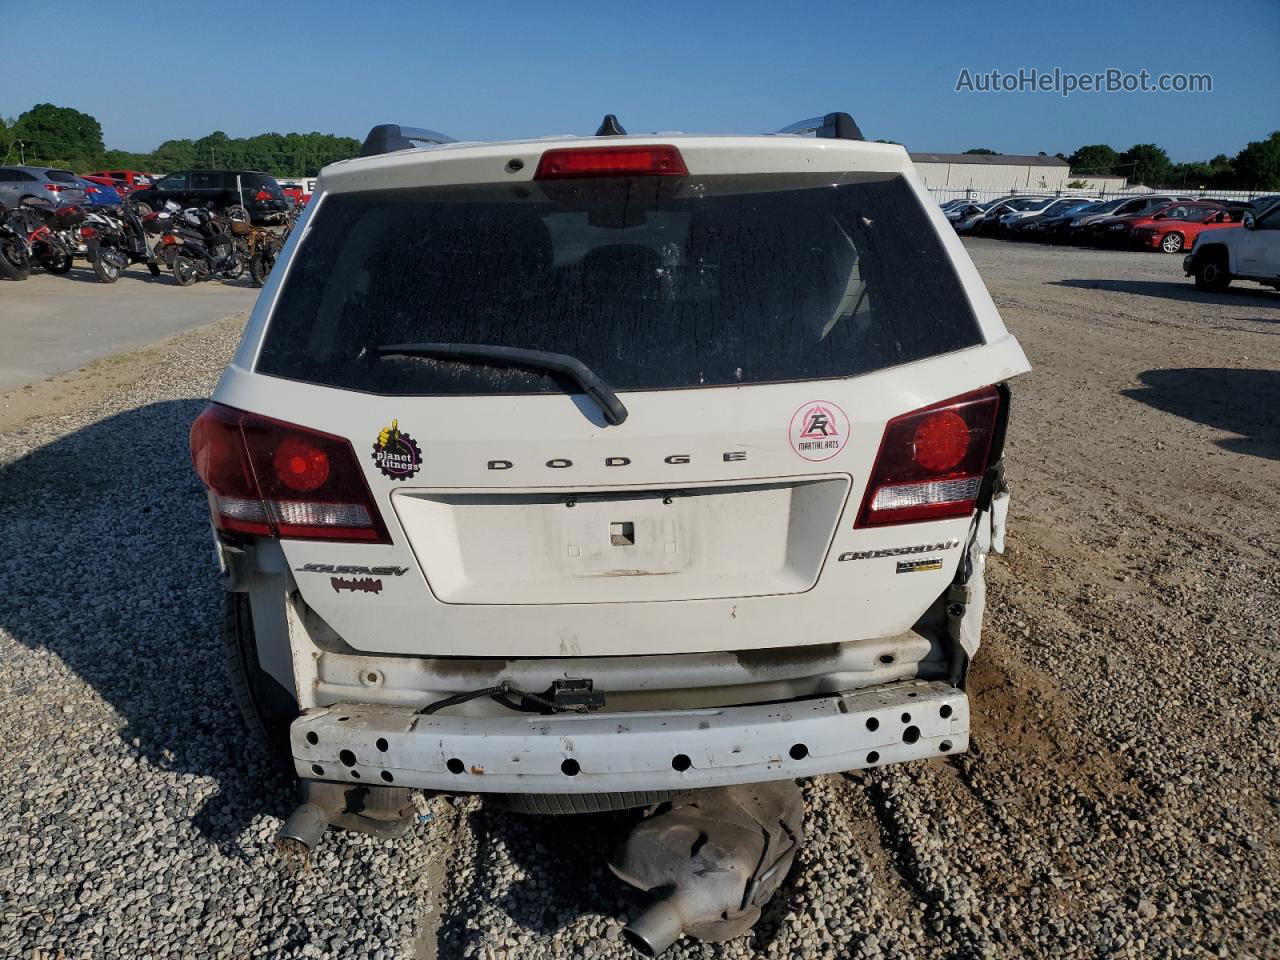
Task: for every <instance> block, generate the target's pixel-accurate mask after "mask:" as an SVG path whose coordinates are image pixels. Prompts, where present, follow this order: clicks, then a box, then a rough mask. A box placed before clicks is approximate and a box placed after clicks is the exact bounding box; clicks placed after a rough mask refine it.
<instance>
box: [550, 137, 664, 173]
mask: <svg viewBox="0 0 1280 960" xmlns="http://www.w3.org/2000/svg"><path fill="white" fill-rule="evenodd" d="M688 172H689V170H688V168H687V167H685V165H684V158H683V157H682V156H680V151H679V150H677V149H676V148H675V147H672V146H668V145H659V146H654V147H623V146H618V147H567V148H565V149H562V150H548V151H547V152H546V153H544V154H543V155H542V159H541V160H539V161H538V170H537V172H536V173H535V174H534V175H533V179H535V180H567V179H570V178H573V177H683V176H685V175H687V174H688Z"/></svg>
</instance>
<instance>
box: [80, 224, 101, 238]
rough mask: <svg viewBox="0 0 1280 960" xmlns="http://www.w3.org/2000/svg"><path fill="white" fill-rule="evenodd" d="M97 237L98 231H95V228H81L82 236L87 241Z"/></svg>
mask: <svg viewBox="0 0 1280 960" xmlns="http://www.w3.org/2000/svg"><path fill="white" fill-rule="evenodd" d="M97 235H98V231H96V230H94V229H93V227H81V228H80V236H82V237H84V238H85V239H86V240H92V239H93V238H94V237H96V236H97Z"/></svg>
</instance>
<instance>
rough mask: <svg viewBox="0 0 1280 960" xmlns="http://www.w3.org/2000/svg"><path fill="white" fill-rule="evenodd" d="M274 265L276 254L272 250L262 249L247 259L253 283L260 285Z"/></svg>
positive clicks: (264, 281)
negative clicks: (250, 258)
mask: <svg viewBox="0 0 1280 960" xmlns="http://www.w3.org/2000/svg"><path fill="white" fill-rule="evenodd" d="M275 265H276V255H275V252H274V251H271V250H263V251H260V252H259V253H255V254H254V255H253V259H252V260H250V261H249V276H250V277H251V278H252V279H253V285H254V286H255V287H260V286H262V285H263V284H264V283H266V282H267V275H268V274H270V273H271V268H272V267H274V266H275Z"/></svg>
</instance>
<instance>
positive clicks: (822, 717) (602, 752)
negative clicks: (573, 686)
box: [290, 681, 969, 793]
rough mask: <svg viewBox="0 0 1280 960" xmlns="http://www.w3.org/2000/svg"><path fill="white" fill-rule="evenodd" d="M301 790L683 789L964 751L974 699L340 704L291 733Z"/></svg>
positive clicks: (877, 695)
mask: <svg viewBox="0 0 1280 960" xmlns="http://www.w3.org/2000/svg"><path fill="white" fill-rule="evenodd" d="M290 741H291V743H292V749H293V758H294V766H295V767H296V768H297V771H298V774H299V776H301V777H304V778H307V779H313V780H315V779H319V780H333V781H346V782H349V783H351V782H356V783H368V784H383V785H385V784H394V785H396V786H401V787H421V788H426V789H431V790H449V791H458V792H490V793H609V792H617V791H629V790H689V789H694V788H698V787H715V786H726V785H730V784H736V783H754V782H762V781H767V780H781V779H784V778H788V777H808V776H814V775H816V774H820V773H835V772H838V771H842V770H853V769H857V768H860V767H873V766H883V765H885V764H888V763H899V762H901V761H904V760H918V759H922V758H925V757H934V756H939V755H947V754H953V753H963V752H964V751H965V750H966V749H968V746H969V701H968V698H967V697H966V696H965V694H964V692H963V691H962V690H958V689H957V688H955V687H952V686H950V685H948V684H945V683H938V682H926V681H903V682H899V683H892V684H886V685H884V686H878V687H872V688H870V689H866V690H857V691H853V692H850V693H841V694H832V695H830V696H826V697H819V698H816V699H811V700H797V701H791V702H787V703H775V704H767V705H759V706H741V707H717V708H713V709H704V710H661V711H649V712H644V713H595V714H589V715H585V716H584V715H579V714H557V715H554V716H520V715H512V716H502V717H456V716H441V715H439V714H433V715H430V716H421V715H418V714H416V713H415V712H414V708H413V707H386V706H372V705H368V704H334V705H333V706H329V707H319V708H314V709H311V710H307V711H306V712H305V713H303V714H302V716H300V717H298V719H297V720H295V721H294V722H293V726H292V727H291V729H290Z"/></svg>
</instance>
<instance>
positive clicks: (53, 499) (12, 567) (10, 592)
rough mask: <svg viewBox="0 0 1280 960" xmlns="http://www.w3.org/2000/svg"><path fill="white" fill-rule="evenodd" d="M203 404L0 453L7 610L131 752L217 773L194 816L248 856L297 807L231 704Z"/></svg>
mask: <svg viewBox="0 0 1280 960" xmlns="http://www.w3.org/2000/svg"><path fill="white" fill-rule="evenodd" d="M203 406H204V401H202V400H182V401H168V402H163V403H154V404H150V405H147V406H141V407H138V408H136V409H133V410H130V411H128V412H126V413H121V414H117V415H115V416H112V417H108V418H107V419H105V420H101V421H99V422H97V423H94V424H91V425H89V426H87V427H85V428H83V429H81V430H78V431H76V432H74V433H71V434H69V435H67V436H64V437H62V438H60V439H57V440H54V441H53V442H51V443H48V444H46V445H45V446H42V447H39V448H38V449H36V450H35V451H33V452H32V453H30V454H28V455H27V456H25V457H23V458H21V459H19V460H16V461H14V462H13V463H11V464H9V465H8V466H5V467H3V468H0V541H3V543H4V544H5V545H6V549H5V550H4V551H0V626H3V627H4V629H5V630H7V631H8V632H9V633H10V634H11V635H12V636H13V637H14V638H15V639H16V640H17V641H18V642H19V643H22V644H24V645H26V646H28V647H31V648H32V649H44V650H48V651H49V652H51V653H53V654H55V655H56V656H57V657H59V658H60V659H61V660H62V661H63V663H65V664H66V665H67V667H68V668H70V669H71V670H73V671H74V672H75V673H76V674H77V675H78V676H79V677H80V678H81V679H82V680H84V682H85V683H87V684H88V685H89V686H91V687H92V688H93V689H94V690H95V691H96V692H97V694H98V695H99V696H100V697H102V699H103V700H105V701H106V702H107V703H108V704H109V705H110V707H111V708H112V709H113V710H114V711H115V712H116V714H117V715H118V716H119V729H118V735H119V737H120V739H121V741H122V745H123V747H124V751H123V752H127V753H129V754H132V755H133V756H134V757H135V758H137V760H138V761H139V762H144V763H146V764H148V765H150V766H152V767H155V768H159V769H163V770H168V771H173V772H175V773H180V774H191V775H195V776H199V777H207V778H211V779H213V780H214V781H216V782H217V784H218V789H217V792H216V793H215V794H213V795H212V796H209V797H207V798H205V799H204V801H203V804H202V808H201V809H200V810H199V811H198V812H197V813H196V814H195V816H194V822H195V825H196V827H197V829H198V830H199V831H200V832H201V834H202V835H203V836H204V837H205V838H207V839H208V840H209V841H210V842H212V843H215V844H217V845H218V846H219V847H220V848H222V849H223V850H224V852H226V853H228V854H230V855H233V856H244V855H245V853H244V852H243V851H241V850H239V848H238V839H237V838H238V837H239V836H240V834H241V833H242V832H243V830H244V828H245V827H246V826H247V825H248V824H249V823H250V822H251V821H252V820H253V819H254V818H255V817H257V816H259V815H261V814H262V813H264V812H266V811H270V812H272V813H283V812H285V811H287V809H288V806H289V804H290V801H291V791H290V789H289V785H288V783H287V782H286V780H285V779H284V777H282V776H280V775H279V774H278V773H276V771H275V769H274V767H272V766H271V765H270V764H269V763H268V762H267V760H266V759H265V757H264V756H263V755H262V753H261V752H260V751H259V750H258V749H257V748H256V746H255V744H254V743H253V742H252V741H250V740H249V739H248V737H247V735H246V733H245V730H244V729H243V725H242V722H241V720H240V717H239V715H238V713H237V711H236V710H235V708H234V706H233V703H234V701H233V700H232V695H231V689H230V683H229V681H228V679H227V671H226V667H225V664H224V662H223V656H222V644H221V641H220V639H219V637H218V630H219V628H220V624H221V603H222V597H221V590H220V588H219V587H218V584H217V577H216V567H215V563H214V559H213V554H212V545H211V541H210V539H209V537H210V534H209V517H208V510H207V507H206V504H205V497H204V492H203V490H202V488H201V487H200V485H199V481H198V480H197V479H196V477H195V474H194V473H193V472H192V470H191V466H190V462H189V459H188V454H187V431H188V429H189V427H190V424H191V422H192V420H194V419H195V417H196V416H197V415H198V414H199V412H200V410H201V408H202V407H203ZM59 706H60V704H54V705H53V706H52V709H57V708H58V707H59ZM94 746H96V744H95V745H94ZM99 748H100V747H99ZM104 762H106V763H110V762H111V758H110V757H107V758H104ZM121 773H122V775H124V776H128V773H127V771H121ZM107 775H108V776H109V775H110V774H107ZM188 795H189V793H188ZM172 802H173V800H172V798H164V797H157V798H156V803H157V804H162V805H163V804H171V803H172ZM170 813H171V814H172V815H174V816H178V817H183V816H191V814H190V812H189V811H185V810H172V811H170Z"/></svg>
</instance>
